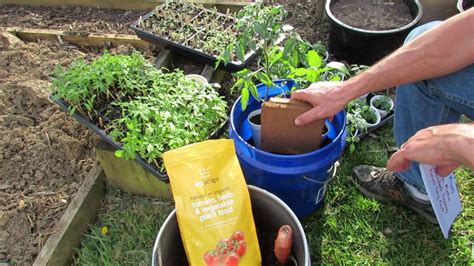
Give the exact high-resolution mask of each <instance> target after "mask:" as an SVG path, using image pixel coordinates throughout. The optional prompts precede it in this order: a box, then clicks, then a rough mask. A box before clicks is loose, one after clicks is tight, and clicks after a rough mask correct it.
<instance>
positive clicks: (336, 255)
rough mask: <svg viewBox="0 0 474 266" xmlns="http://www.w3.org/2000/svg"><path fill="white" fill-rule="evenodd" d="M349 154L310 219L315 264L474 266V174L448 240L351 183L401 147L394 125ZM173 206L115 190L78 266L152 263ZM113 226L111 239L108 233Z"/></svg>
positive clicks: (465, 177)
mask: <svg viewBox="0 0 474 266" xmlns="http://www.w3.org/2000/svg"><path fill="white" fill-rule="evenodd" d="M376 134H377V137H375V138H374V137H367V138H366V139H364V140H362V141H361V142H360V143H358V144H357V149H356V151H355V152H354V153H352V154H350V153H349V152H347V153H346V154H344V156H343V158H342V159H341V161H340V162H341V165H340V167H339V169H338V173H337V175H336V177H335V179H334V180H333V181H331V183H330V186H329V189H328V192H327V194H326V197H325V201H326V202H325V205H324V206H323V208H322V209H321V210H319V211H317V212H316V213H314V214H313V215H311V216H310V217H308V218H306V219H304V220H303V226H304V229H305V232H306V236H307V239H308V242H309V245H310V250H311V260H312V262H313V264H336V265H346V264H371V265H372V264H390V265H415V264H422V265H425V264H426V265H430V264H435V265H447V264H449V265H469V264H470V265H474V263H473V259H474V258H473V253H472V252H473V247H472V246H473V245H474V202H473V200H474V174H473V172H472V171H471V170H467V169H465V168H461V169H459V170H457V171H456V173H455V174H456V176H457V179H458V186H459V189H460V191H461V194H462V201H463V207H464V211H463V213H462V215H461V217H459V218H458V219H457V220H456V222H455V224H454V226H453V230H452V231H451V233H450V238H449V239H448V240H445V239H444V238H443V236H442V233H441V230H440V229H439V227H438V226H437V225H432V224H430V223H428V222H426V221H425V220H424V219H423V218H422V217H420V216H418V215H417V214H416V213H415V212H413V211H411V210H406V209H403V208H400V207H399V206H396V205H393V204H389V203H387V204H385V203H379V202H377V201H375V200H372V199H368V198H366V197H365V196H364V195H362V194H361V193H359V191H358V190H357V189H356V188H355V187H354V186H353V184H352V183H351V182H350V180H349V176H350V173H351V170H352V168H353V167H354V166H356V165H359V164H372V165H378V166H384V165H385V163H386V161H387V159H388V158H389V156H390V154H391V153H392V152H393V147H394V146H395V142H394V140H393V137H392V133H391V125H387V126H384V127H383V128H382V129H380V130H378V131H377V132H376ZM171 208H172V206H171V205H169V204H166V203H164V204H163V203H160V202H159V201H158V200H151V199H146V198H141V197H138V196H131V195H129V194H126V193H122V192H120V191H118V190H116V189H110V190H109V192H108V196H107V200H106V204H105V206H104V208H103V209H102V211H101V213H100V215H99V218H98V221H97V223H96V224H95V225H94V227H93V228H92V230H91V232H90V233H89V234H88V235H87V236H86V237H85V238H84V240H83V243H82V247H81V248H80V249H79V250H78V256H77V259H76V261H75V262H76V263H77V264H81V265H99V264H100V265H103V264H121V265H122V264H149V263H150V259H151V250H152V247H153V242H154V240H155V237H156V235H157V233H158V231H159V227H160V225H161V224H162V222H163V220H164V219H165V217H166V216H167V215H168V213H169V212H170V210H171ZM103 226H107V227H108V229H109V232H108V233H107V234H106V235H105V236H104V235H102V233H101V228H102V227H103Z"/></svg>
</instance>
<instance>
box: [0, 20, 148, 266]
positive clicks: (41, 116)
mask: <svg viewBox="0 0 474 266" xmlns="http://www.w3.org/2000/svg"><path fill="white" fill-rule="evenodd" d="M0 26H3V25H2V24H0ZM95 50H96V49H88V50H85V49H79V48H77V47H74V46H71V45H68V44H64V45H60V44H59V43H57V42H38V43H23V42H22V41H21V40H20V39H18V38H16V37H15V36H13V35H11V34H8V33H4V32H0V131H1V132H2V134H1V135H0V263H2V262H10V263H13V264H19V265H25V264H26V265H29V264H32V262H33V261H34V259H35V257H36V256H37V255H38V253H39V251H40V250H41V248H42V246H43V245H44V244H45V242H46V240H47V238H48V236H49V235H51V234H52V233H53V232H54V230H55V229H54V225H55V224H56V222H57V221H58V220H59V219H60V218H61V216H62V214H63V212H64V211H65V209H66V208H67V206H68V204H69V202H70V201H71V200H72V198H73V197H74V195H75V193H76V192H77V189H78V188H79V187H80V185H81V183H82V181H83V180H84V178H85V177H86V176H87V175H88V173H89V172H90V170H91V169H92V168H93V167H94V166H95V165H96V164H97V160H96V159H95V154H94V152H93V147H94V145H95V143H96V142H97V141H98V138H97V137H96V135H95V134H94V133H93V132H91V131H90V130H88V129H87V128H86V127H84V126H82V125H81V124H79V123H78V122H76V121H75V120H73V119H72V118H70V117H69V116H68V115H67V114H66V113H65V112H62V111H60V109H59V108H58V107H57V106H56V105H54V104H52V103H51V102H50V101H49V100H48V96H49V87H50V74H51V71H52V70H53V69H54V66H55V65H57V64H60V65H63V66H67V65H69V64H71V63H72V62H73V61H74V60H77V59H84V60H86V61H90V60H92V59H93V58H95V57H96V56H97V54H96V53H95ZM97 50H99V51H100V52H101V51H102V49H97ZM132 50H133V49H132V47H130V46H119V47H117V48H111V49H110V52H111V53H113V54H115V53H122V54H123V53H129V52H131V51H132ZM143 53H144V54H145V56H146V57H151V56H153V54H152V52H151V51H148V50H147V51H143Z"/></svg>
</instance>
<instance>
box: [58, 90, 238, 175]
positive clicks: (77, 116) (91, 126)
mask: <svg viewBox="0 0 474 266" xmlns="http://www.w3.org/2000/svg"><path fill="white" fill-rule="evenodd" d="M50 99H52V100H53V101H54V102H55V103H56V104H57V105H59V107H61V109H63V110H64V111H66V112H68V107H69V105H68V104H66V103H65V102H64V101H62V100H54V99H53V97H52V96H50ZM72 117H73V118H74V119H76V120H77V121H78V122H79V123H81V124H83V125H85V126H86V127H88V128H89V129H91V130H92V131H94V132H95V133H97V134H98V135H99V136H100V137H101V138H102V139H104V140H105V141H107V142H108V143H109V144H110V145H112V146H114V147H115V148H116V149H122V144H120V143H118V142H116V141H114V140H113V139H112V137H111V136H109V134H107V133H106V132H105V131H104V130H103V129H101V128H99V127H98V126H96V125H95V124H93V123H92V122H91V121H90V119H89V118H88V117H85V116H83V115H81V114H79V113H78V112H75V113H74V114H73V115H72ZM228 122H229V119H226V120H225V121H224V122H223V123H222V124H221V125H219V128H218V129H216V130H215V131H214V132H213V133H211V135H210V136H209V139H216V138H219V137H220V136H221V135H222V133H224V131H225V130H226V128H227V124H228ZM135 161H136V162H137V163H138V164H140V165H141V166H143V168H145V170H147V171H149V172H150V173H151V174H153V175H154V176H156V177H157V178H158V179H159V180H160V181H162V182H165V183H169V179H168V175H167V174H166V173H165V172H161V171H160V169H158V168H157V167H156V166H154V165H152V164H150V163H148V162H147V161H146V160H144V159H143V158H142V157H140V156H139V155H136V157H135Z"/></svg>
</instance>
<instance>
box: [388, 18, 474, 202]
mask: <svg viewBox="0 0 474 266" xmlns="http://www.w3.org/2000/svg"><path fill="white" fill-rule="evenodd" d="M436 24H438V22H433V23H428V24H425V25H423V26H421V27H418V28H416V29H414V30H413V31H412V32H411V33H410V34H409V35H408V37H407V41H406V42H408V41H410V40H412V39H414V38H415V37H416V36H418V35H419V34H421V33H423V32H424V31H426V30H428V29H429V28H431V27H433V26H434V25H436ZM406 42H405V43H406ZM395 109H396V112H395V125H394V134H395V139H396V141H397V145H399V146H400V145H401V144H403V143H404V142H405V141H407V140H408V139H409V138H410V137H411V136H413V135H414V134H415V133H416V132H417V131H419V130H421V129H424V128H427V127H430V126H434V125H439V124H447V123H454V122H458V121H459V119H460V117H461V114H464V115H466V116H468V117H469V118H471V119H474V65H470V66H468V67H466V68H464V69H461V70H460V71H458V72H455V73H452V74H450V75H447V76H443V77H439V78H434V79H430V80H425V81H419V82H415V83H410V84H405V85H402V86H399V87H398V89H397V99H396V104H395ZM400 177H401V179H402V180H403V181H404V182H406V183H409V184H411V185H413V186H415V187H416V188H417V189H418V190H419V191H420V192H423V193H426V190H425V187H424V185H423V180H422V179H421V174H420V170H419V168H418V164H417V163H412V166H411V168H410V169H409V170H408V171H405V172H403V173H401V175H400Z"/></svg>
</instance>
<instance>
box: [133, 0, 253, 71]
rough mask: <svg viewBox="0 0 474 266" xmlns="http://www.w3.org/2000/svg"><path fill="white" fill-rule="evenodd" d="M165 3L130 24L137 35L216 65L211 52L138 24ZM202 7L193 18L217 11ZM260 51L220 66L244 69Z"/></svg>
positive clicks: (202, 61)
mask: <svg viewBox="0 0 474 266" xmlns="http://www.w3.org/2000/svg"><path fill="white" fill-rule="evenodd" d="M165 5H166V4H163V5H160V6H158V7H156V8H155V9H154V10H152V11H150V12H149V13H147V14H146V15H144V16H143V17H140V19H138V20H137V21H135V22H134V23H132V24H131V25H130V27H131V28H132V29H133V30H134V31H135V33H136V34H137V36H138V37H139V38H140V39H142V40H144V41H147V42H149V43H152V44H155V45H160V46H163V47H164V48H165V49H167V50H170V51H173V52H176V53H178V54H181V55H183V56H185V57H188V58H191V59H194V60H195V61H198V62H201V63H204V64H207V65H211V66H214V65H215V64H216V62H217V57H215V56H212V55H209V54H207V53H204V52H202V51H199V50H196V49H195V48H193V47H190V46H186V45H185V44H182V43H177V42H174V41H172V40H170V39H168V38H166V37H163V36H158V35H155V34H153V33H151V32H148V31H146V30H144V29H142V28H140V27H139V26H138V25H139V23H140V21H144V20H147V19H149V18H150V17H152V16H153V14H154V13H155V11H156V10H157V8H162V7H163V6H165ZM199 8H200V7H199ZM201 9H202V11H201V12H200V13H198V14H197V15H196V16H194V18H193V20H194V19H196V18H197V17H198V16H199V15H200V14H202V13H203V12H213V13H215V11H212V10H210V9H206V8H201ZM217 14H218V15H219V16H227V15H225V14H222V13H217ZM227 17H228V16H227ZM234 19H235V18H234ZM191 21H192V20H191ZM232 26H233V25H230V26H228V27H227V28H226V29H225V30H228V29H230V28H231V27H232ZM200 33H203V32H202V31H199V32H197V33H195V34H194V35H193V36H192V37H191V38H188V40H189V39H192V38H194V37H196V36H197V35H198V34H200ZM185 42H186V41H185ZM259 51H260V49H257V50H256V51H252V52H250V53H248V54H246V55H245V61H244V62H240V61H231V62H229V63H228V64H226V65H224V64H223V63H221V64H219V68H220V69H223V70H225V71H227V72H237V71H239V70H242V69H243V68H246V67H247V66H248V65H249V64H250V62H252V60H254V59H255V57H256V56H257V55H258V53H259Z"/></svg>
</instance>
